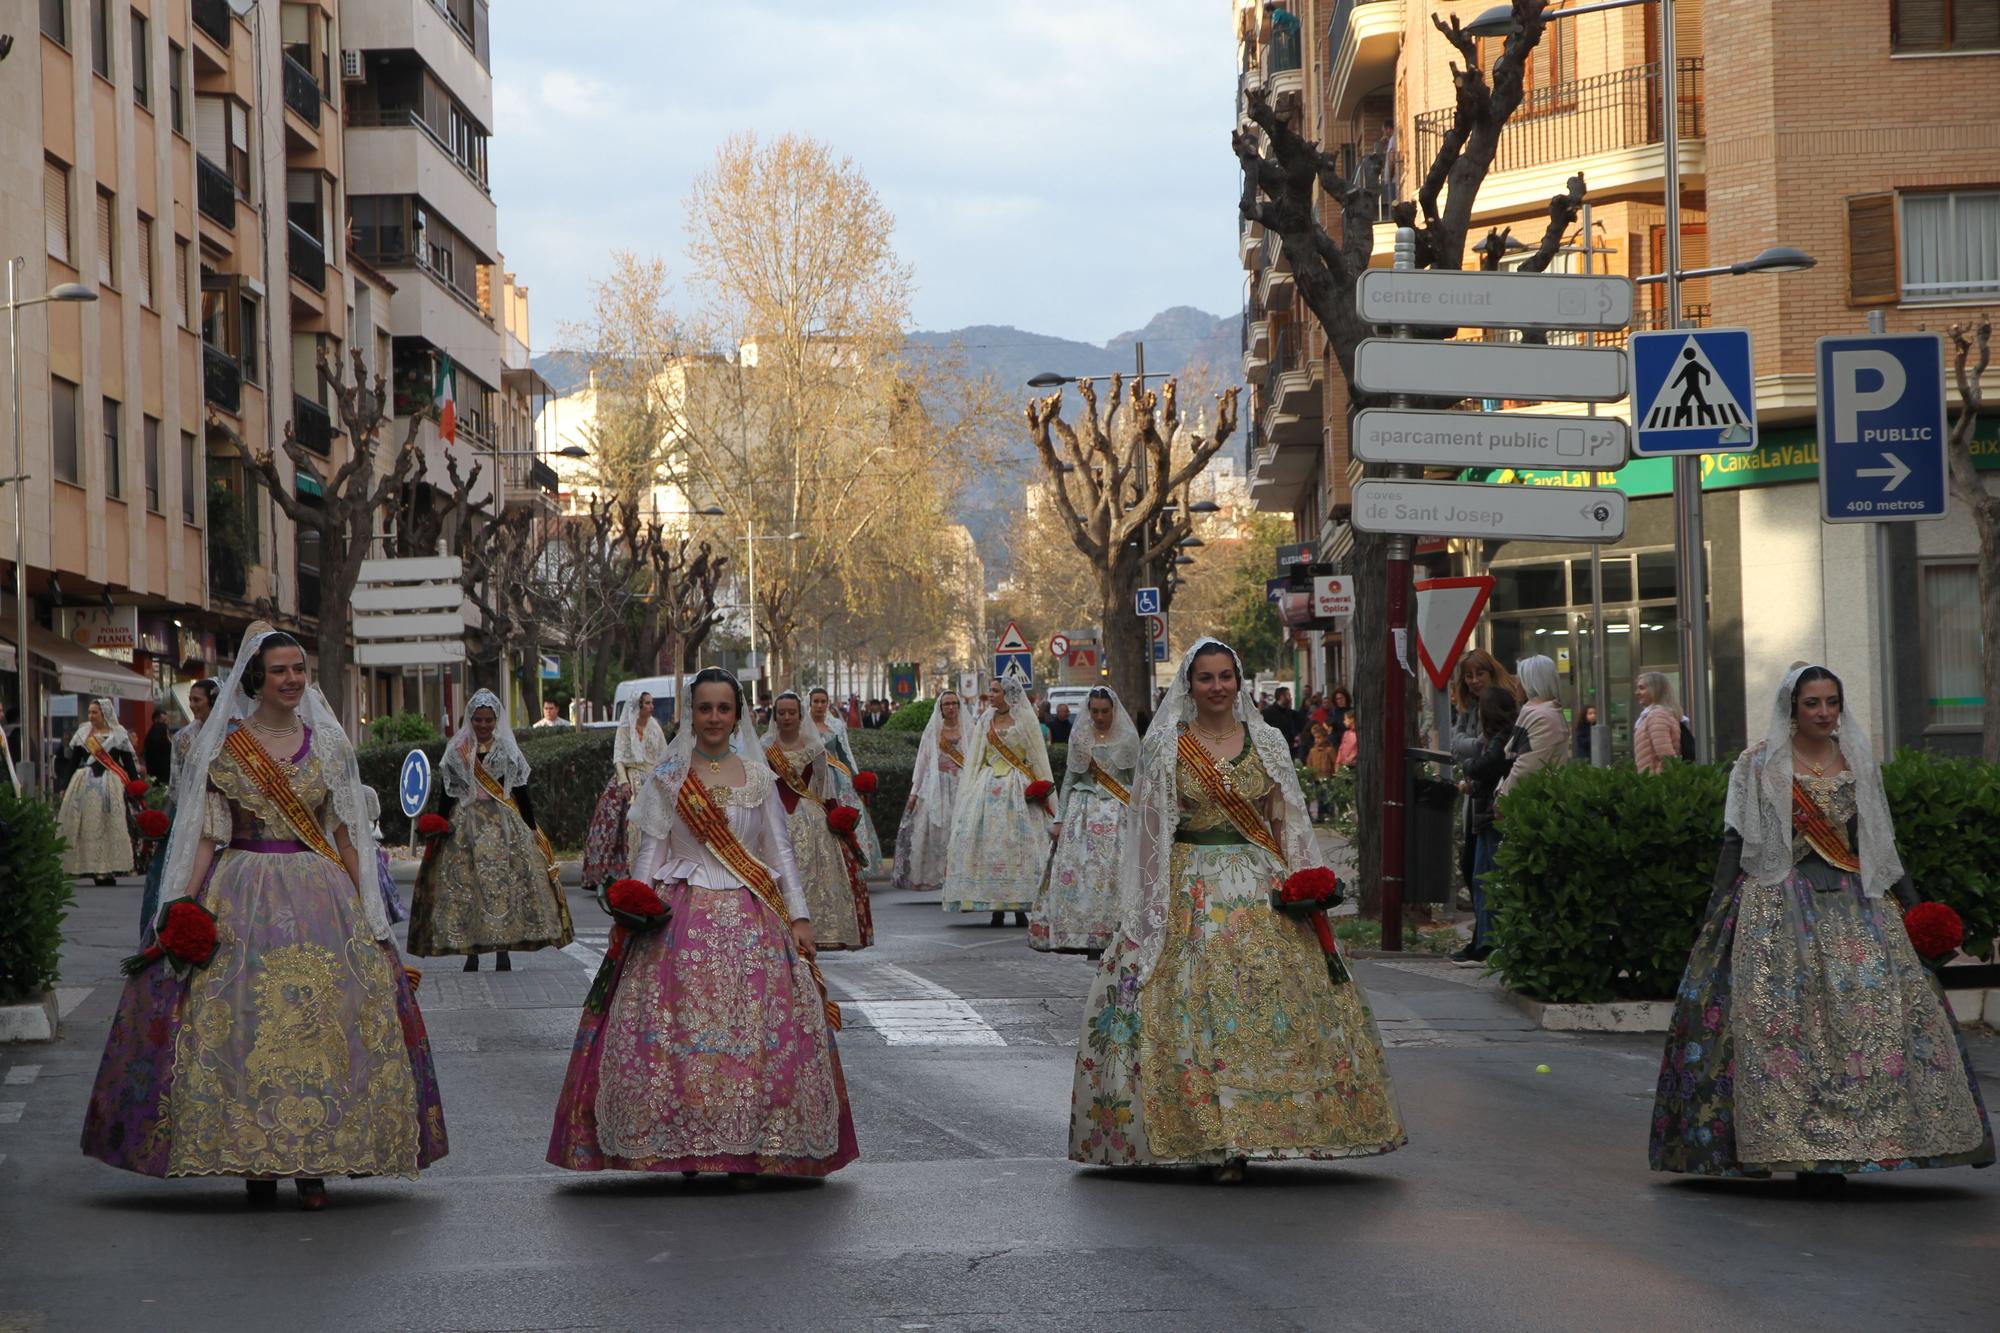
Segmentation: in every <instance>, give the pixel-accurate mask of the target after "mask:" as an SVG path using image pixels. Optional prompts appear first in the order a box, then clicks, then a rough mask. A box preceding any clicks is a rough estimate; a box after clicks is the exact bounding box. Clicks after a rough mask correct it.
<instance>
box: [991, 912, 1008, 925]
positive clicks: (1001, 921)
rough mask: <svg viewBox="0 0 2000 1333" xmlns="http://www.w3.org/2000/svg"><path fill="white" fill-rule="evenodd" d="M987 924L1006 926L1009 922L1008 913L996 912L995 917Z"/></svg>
mask: <svg viewBox="0 0 2000 1333" xmlns="http://www.w3.org/2000/svg"><path fill="white" fill-rule="evenodd" d="M986 924H987V925H989V926H1004V925H1006V924H1007V914H1006V913H1005V912H995V913H994V914H993V919H992V920H991V921H989V922H987V923H986Z"/></svg>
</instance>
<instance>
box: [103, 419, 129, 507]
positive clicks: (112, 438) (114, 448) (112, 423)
mask: <svg viewBox="0 0 2000 1333" xmlns="http://www.w3.org/2000/svg"><path fill="white" fill-rule="evenodd" d="M120 439H121V437H120V433H119V429H118V400H117V399H116V398H106V399H105V400H104V494H105V495H106V496H107V497H109V498H110V499H113V500H116V499H118V498H119V497H120V496H122V495H124V494H125V459H124V455H123V453H122V452H121V448H120Z"/></svg>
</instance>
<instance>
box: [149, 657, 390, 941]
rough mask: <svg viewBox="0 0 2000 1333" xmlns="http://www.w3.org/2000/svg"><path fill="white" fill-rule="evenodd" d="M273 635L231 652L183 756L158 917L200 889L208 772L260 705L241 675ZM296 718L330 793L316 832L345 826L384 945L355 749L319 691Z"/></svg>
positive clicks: (365, 905) (372, 922)
mask: <svg viewBox="0 0 2000 1333" xmlns="http://www.w3.org/2000/svg"><path fill="white" fill-rule="evenodd" d="M272 633H273V631H272V629H271V627H270V626H269V625H265V624H263V623H261V622H259V623H257V624H253V625H252V626H251V627H250V629H249V631H248V632H246V633H245V634H244V636H243V646H242V648H241V649H239V650H238V651H237V654H236V665H235V666H233V667H231V668H230V669H229V675H228V676H227V677H225V678H224V679H223V682H222V692H221V693H220V694H218V695H217V696H216V699H215V706H214V707H213V708H211V709H210V710H209V714H208V721H206V722H204V723H202V724H201V732H200V734H198V735H197V736H196V737H195V738H194V745H193V747H192V748H191V749H190V750H189V751H188V758H187V764H186V766H185V767H184V768H182V769H181V770H180V772H181V773H182V774H183V775H185V780H186V783H187V785H186V786H185V787H184V788H182V795H181V798H180V800H179V801H177V802H176V803H175V807H174V828H173V833H172V834H171V835H170V836H169V838H168V840H167V864H166V869H165V870H164V871H163V872H162V874H161V879H160V884H161V892H160V908H161V911H165V910H166V906H167V904H168V903H170V902H172V901H173V900H174V899H176V898H184V897H188V896H190V890H192V889H194V888H197V887H199V886H197V885H191V884H189V883H188V879H189V876H190V875H191V874H192V872H193V870H194V855H195V850H196V848H198V847H199V846H200V845H201V842H202V839H203V836H204V835H203V833H202V824H203V823H204V821H205V816H206V815H207V813H208V799H207V793H208V774H209V770H210V769H211V768H213V767H214V766H215V760H216V757H217V756H218V755H220V754H221V753H222V746H223V742H225V741H227V740H228V739H229V733H230V731H231V730H232V729H233V728H234V727H235V725H236V724H237V723H238V722H240V721H241V720H242V719H244V718H246V717H248V716H249V715H250V714H251V713H252V712H253V711H255V709H256V707H257V701H256V700H255V699H252V698H251V697H250V696H248V695H247V694H245V693H244V692H243V672H244V669H245V668H246V667H247V666H249V664H250V661H251V659H252V658H253V657H255V656H256V655H257V650H258V648H259V647H261V646H262V645H263V642H264V640H265V639H266V638H268V637H269V636H270V635H271V634H272ZM298 717H299V720H300V721H301V722H303V723H305V725H306V726H308V727H310V728H311V729H312V749H313V753H314V754H315V755H317V756H319V761H320V767H321V768H322V769H323V770H324V771H325V773H326V781H327V787H328V789H329V790H330V791H331V793H332V799H331V802H330V809H329V810H328V813H327V815H326V816H325V818H324V819H323V820H322V821H321V825H320V828H321V831H322V832H324V833H325V834H326V836H327V838H328V839H329V840H331V839H332V838H333V835H334V832H335V830H336V829H338V828H340V827H341V826H342V825H346V827H347V840H348V842H350V843H351V844H353V847H354V850H355V852H356V853H357V854H358V859H357V861H356V865H357V866H358V867H359V868H360V873H361V875H362V877H363V878H362V883H361V884H357V885H356V886H355V892H356V893H358V894H359V895H360V897H361V910H362V912H363V914H364V915H365V916H366V917H367V920H368V928H369V929H370V930H371V931H373V932H374V933H375V938H376V939H378V940H386V939H389V938H390V934H389V915H388V912H387V910H386V909H384V907H383V906H382V894H381V892H380V891H379V889H378V887H377V885H376V883H375V827H374V821H373V820H372V819H370V818H369V817H368V811H367V808H366V798H365V797H364V796H363V795H362V793H363V792H365V791H367V790H368V789H367V788H366V787H364V786H362V785H361V766H360V765H359V764H358V763H357V762H356V761H355V758H354V746H353V744H352V743H350V742H349V741H348V739H347V733H346V732H345V731H343V730H342V729H341V726H340V719H339V718H338V717H336V716H335V715H334V711H333V705H332V704H331V703H329V702H328V701H327V697H326V696H325V695H324V694H322V693H320V688H319V686H318V685H316V684H314V685H308V686H307V687H306V692H305V697H304V698H302V699H300V700H299V709H298ZM364 886H365V887H364ZM159 922H160V918H159V917H158V916H155V917H154V918H153V928H154V930H155V931H157V930H158V929H159Z"/></svg>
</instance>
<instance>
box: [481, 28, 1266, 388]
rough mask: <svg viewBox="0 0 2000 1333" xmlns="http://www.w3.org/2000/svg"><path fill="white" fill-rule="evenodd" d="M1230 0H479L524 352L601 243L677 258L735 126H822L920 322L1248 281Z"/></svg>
mask: <svg viewBox="0 0 2000 1333" xmlns="http://www.w3.org/2000/svg"><path fill="white" fill-rule="evenodd" d="M1230 19H1231V6H1230V4H1229V3H1228V0H929V3H916V2H915V0H706V2H705V3H692V2H691V0H559V2H558V3H534V4H520V3H506V4H497V5H495V6H494V7H493V17H492V34H493V100H494V103H495V112H494V116H495V120H496V121H497V122H498V123H497V124H496V126H495V127H494V140H493V145H492V162H493V167H492V174H493V189H494V196H495V198H496V199H497V201H498V203H499V207H500V245H501V249H502V250H503V251H504V253H505V254H506V257H507V264H508V267H509V268H511V269H513V270H514V272H515V273H516V274H518V275H519V277H520V279H521V281H523V282H524V283H526V284H527V285H528V286H529V288H530V291H531V295H532V299H533V317H534V322H535V323H534V338H535V343H536V345H537V348H538V350H539V349H542V348H547V347H551V346H555V345H558V344H559V342H560V334H561V329H562V326H563V325H564V323H565V322H568V321H573V320H576V319H579V318H581V317H582V315H583V314H584V313H585V309H586V305H587V291H588V286H589V283H590V282H591V281H592V279H593V278H594V277H596V276H597V275H599V274H601V273H602V272H603V270H604V266H605V256H606V255H607V253H608V252H609V251H611V250H613V249H616V248H621V247H622V248H628V249H633V250H638V251H641V252H645V253H658V254H664V255H666V256H667V257H668V259H669V262H670V263H672V264H673V265H674V266H675V267H676V268H678V267H680V266H681V265H680V262H679V256H680V255H681V254H682V247H683V243H684V230H683V227H682V220H681V200H682V199H683V197H684V196H685V195H686V193H687V187H688V184H689V182H690V181H691V180H692V179H693V177H694V176H695V175H696V174H697V173H699V172H700V171H701V170H702V169H703V168H704V167H705V166H706V165H707V164H708V162H709V160H710V159H711V157H712V155H713V154H714V151H715V148H716V146H717V145H718V144H719V143H720V142H721V141H722V139H723V138H724V137H726V136H727V135H729V134H730V133H732V132H734V131H737V130H742V129H750V130H755V131H757V132H758V133H760V134H777V133H782V132H785V131H795V132H803V133H808V134H812V135H815V136H817V137H819V138H822V139H824V140H826V141H827V142H829V143H830V144H832V145H833V146H834V147H835V148H837V149H839V150H841V151H842V152H845V153H847V154H848V155H850V156H852V157H853V158H854V160H855V161H856V163H858V164H859V165H860V167H861V168H862V170H863V171H864V172H865V173H866V174H867V176H868V178H869V179H870V180H871V181H872V182H873V183H874V185H875V188H876V189H877V190H878V191H880V192H881V194H882V196H883V198H884V199H885V201H886V202H887V203H888V205H889V207H890V208H891V209H892V210H893V211H894V213H895V215H896V219H897V248H898V251H899V253H900V254H901V255H902V257H903V258H904V260H905V261H907V262H908V263H910V264H911V265H913V266H914V268H915V270H916V282H917V293H916V301H915V322H916V326H917V327H919V328H933V329H936V328H955V327H959V326H961V325H966V324H1012V325H1015V326H1017V327H1020V328H1024V329H1030V330H1033V331H1035V332H1040V333H1051V334H1059V335H1062V336H1065V337H1072V338H1082V339H1085V340H1088V341H1091V342H1102V341H1104V340H1105V339H1107V338H1109V337H1111V336H1112V335H1113V334H1116V333H1118V332H1121V331H1123V330H1126V329H1130V328H1134V327H1137V326H1138V325H1140V324H1142V323H1144V322H1145V320H1146V319H1147V318H1148V317H1149V316H1151V315H1153V314H1154V313H1155V312H1157V311H1159V310H1161V309H1163V308H1165V307H1167V306H1171V305H1195V306H1199V307H1201V308H1202V309H1204V310H1209V311H1213V312H1215V313H1222V312H1225V311H1228V310H1231V309H1234V308H1236V307H1237V306H1239V305H1240V304H1241V300H1242V297H1241V292H1242V271H1241V270H1240V268H1239V267H1238V266H1237V263H1236V254H1235V245H1236V222H1235V207H1234V204H1235V195H1236V190H1237V185H1236V172H1235V167H1234V160H1233V158H1232V157H1231V155H1230V152H1229V140H1228V133H1229V127H1230V123H1231V119H1232V98H1233V95H1234V55H1233V52H1232V50H1231V46H1230Z"/></svg>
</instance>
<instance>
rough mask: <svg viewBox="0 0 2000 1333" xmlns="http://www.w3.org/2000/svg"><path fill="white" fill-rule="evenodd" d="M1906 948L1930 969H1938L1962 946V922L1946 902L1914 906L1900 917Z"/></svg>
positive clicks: (1963, 941)
mask: <svg viewBox="0 0 2000 1333" xmlns="http://www.w3.org/2000/svg"><path fill="white" fill-rule="evenodd" d="M1903 929H1904V930H1905V931H1907V932H1908V933H1909V936H1910V947H1911V948H1913V949H1915V950H1916V951H1917V956H1918V957H1920V958H1922V959H1923V960H1924V961H1925V962H1926V963H1928V964H1930V965H1931V966H1932V967H1936V966H1939V965H1940V964H1942V963H1943V962H1944V961H1945V960H1946V959H1947V958H1950V957H1951V956H1952V955H1953V954H1955V953H1957V952H1958V947H1959V946H1960V945H1961V944H1964V943H1965V922H1964V921H1962V920H1960V919H1959V915H1958V913H1957V912H1955V911H1953V910H1952V909H1951V907H1950V906H1949V905H1948V904H1946V903H1918V904H1917V905H1916V906H1915V907H1912V908H1911V909H1910V910H1909V911H1908V912H1906V913H1905V914H1904V915H1903Z"/></svg>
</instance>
